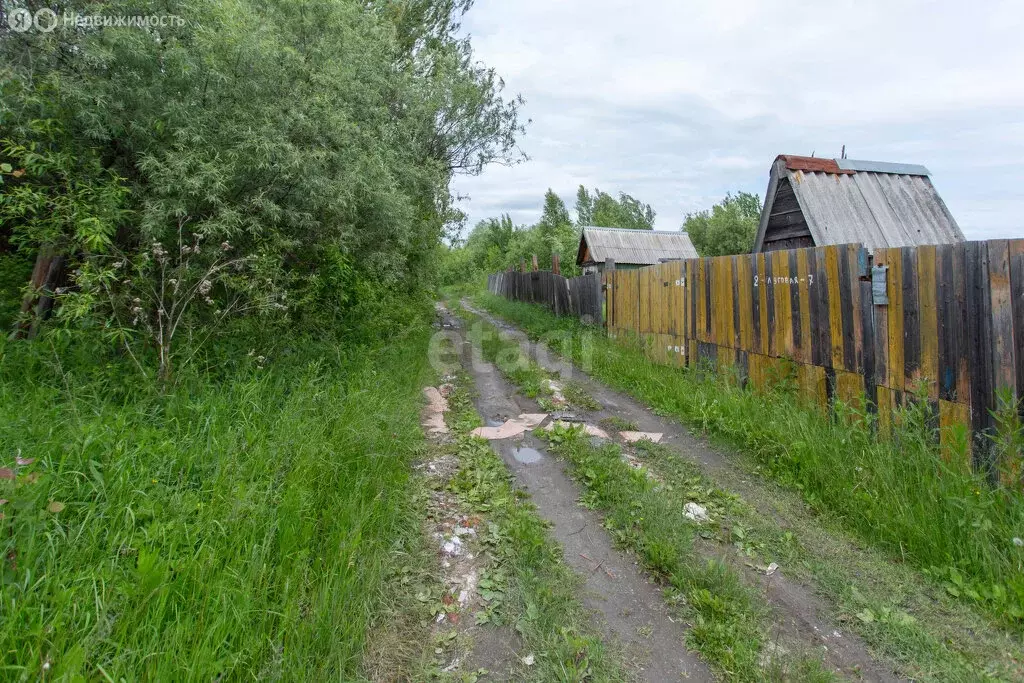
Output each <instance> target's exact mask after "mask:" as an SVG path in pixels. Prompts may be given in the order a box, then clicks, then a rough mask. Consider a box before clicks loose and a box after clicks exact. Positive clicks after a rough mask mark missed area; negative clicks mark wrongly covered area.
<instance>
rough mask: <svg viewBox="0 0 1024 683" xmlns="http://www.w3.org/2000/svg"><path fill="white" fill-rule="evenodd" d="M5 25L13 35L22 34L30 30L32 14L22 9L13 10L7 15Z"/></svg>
mask: <svg viewBox="0 0 1024 683" xmlns="http://www.w3.org/2000/svg"><path fill="white" fill-rule="evenodd" d="M7 25H8V26H10V27H11V30H12V31H14V32H15V33H24V32H25V31H27V30H29V29H30V28H32V13H31V12H29V11H28V10H27V9H25V8H24V7H19V8H17V9H13V10H11V12H10V14H8V15H7Z"/></svg>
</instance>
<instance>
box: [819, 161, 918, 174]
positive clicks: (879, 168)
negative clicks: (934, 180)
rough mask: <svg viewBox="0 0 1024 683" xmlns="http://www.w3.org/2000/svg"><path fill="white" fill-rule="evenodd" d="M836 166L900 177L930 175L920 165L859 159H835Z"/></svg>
mask: <svg viewBox="0 0 1024 683" xmlns="http://www.w3.org/2000/svg"><path fill="white" fill-rule="evenodd" d="M836 165H837V166H839V168H840V169H842V170H844V171H871V172H872V173H899V174H902V175H931V173H929V172H928V169H927V168H925V167H924V166H922V165H921V164H894V163H891V162H888V161H863V160H860V159H836Z"/></svg>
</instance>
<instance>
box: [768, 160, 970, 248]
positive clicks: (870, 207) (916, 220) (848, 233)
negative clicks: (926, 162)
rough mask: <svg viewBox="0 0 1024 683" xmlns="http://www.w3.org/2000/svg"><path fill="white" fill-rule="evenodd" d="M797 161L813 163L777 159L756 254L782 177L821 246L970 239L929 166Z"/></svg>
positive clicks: (893, 244) (908, 244) (915, 243)
mask: <svg viewBox="0 0 1024 683" xmlns="http://www.w3.org/2000/svg"><path fill="white" fill-rule="evenodd" d="M794 159H798V160H809V159H813V158H812V157H791V156H782V155H780V156H779V157H778V158H777V159H776V163H775V164H774V165H773V167H772V179H771V181H770V182H769V189H770V192H771V195H772V196H770V197H766V198H765V205H764V211H763V212H762V214H761V224H760V225H759V227H758V232H757V240H756V242H755V251H759V250H761V248H762V246H763V243H764V235H765V231H766V230H767V224H768V217H769V216H770V215H771V207H772V204H773V203H774V200H775V197H774V192H775V188H776V186H777V182H778V180H779V179H781V178H788V180H789V183H790V185H791V186H792V187H793V192H794V194H795V195H796V199H797V203H798V204H799V206H800V210H801V213H802V214H803V217H804V220H805V221H806V223H807V227H808V229H809V230H810V233H811V236H812V237H813V238H814V243H815V245H817V246H824V245H828V244H848V243H854V242H859V243H861V244H863V245H864V246H865V247H866V248H868V249H875V248H880V247H907V246H914V245H919V244H948V243H951V242H962V241H963V240H964V235H963V233H962V232H961V231H960V227H959V226H958V225H957V223H956V219H954V218H953V216H952V214H950V212H949V209H948V208H946V204H945V202H943V201H942V197H940V196H939V193H938V192H937V191H936V190H935V187H934V186H933V185H932V183H931V180H929V178H928V170H927V169H926V168H924V167H923V166H918V165H914V164H888V163H885V162H869V161H850V160H848V159H839V160H836V159H825V160H821V159H814V162H815V163H813V164H810V163H808V164H801V163H800V161H797V162H794V161H793V160H794ZM822 161H824V162H830V163H831V164H835V167H836V168H837V169H838V168H839V166H840V164H842V165H844V166H847V168H845V169H839V172H830V171H827V170H823V169H825V168H826V167H827V166H828V164H827V163H826V164H822V163H818V162H822ZM802 165H803V166H804V168H800V167H801V166H802ZM812 168H813V170H811V169H812Z"/></svg>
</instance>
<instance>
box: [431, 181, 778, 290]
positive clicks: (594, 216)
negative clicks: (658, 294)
mask: <svg viewBox="0 0 1024 683" xmlns="http://www.w3.org/2000/svg"><path fill="white" fill-rule="evenodd" d="M574 211H575V214H576V217H575V218H573V217H572V216H571V215H570V214H569V211H568V209H567V208H566V205H565V202H564V201H562V199H561V197H559V196H558V195H557V194H556V193H555V192H554V190H552V189H550V188H549V189H548V191H547V192H546V193H545V194H544V203H543V207H542V210H541V217H540V220H539V221H537V223H535V224H533V225H516V224H514V223H513V221H512V218H511V216H510V215H509V214H507V213H506V214H503V215H501V216H499V217H496V218H488V219H485V220H482V221H479V222H478V223H477V224H476V226H474V227H473V229H472V230H471V231H470V233H469V234H468V236H467V237H466V238H465V239H461V238H460V237H458V236H456V237H455V238H454V239H453V240H452V243H451V245H450V246H449V248H448V249H447V250H446V252H445V258H444V260H443V265H442V277H441V279H442V281H443V282H445V283H447V284H453V283H458V282H465V281H467V280H472V279H474V278H477V277H479V276H481V275H482V274H485V273H493V272H496V271H499V270H506V269H508V268H513V267H518V266H519V265H520V263H522V262H524V261H525V262H526V263H528V264H529V263H531V262H532V258H533V256H536V257H537V263H538V267H539V268H541V269H543V270H549V269H550V268H551V263H552V255H553V254H558V255H559V256H560V259H561V261H560V269H561V272H562V274H563V275H565V276H566V277H573V276H575V275H578V274H579V273H580V269H579V267H578V266H577V265H576V252H577V249H578V246H579V241H580V235H581V232H582V229H583V227H585V226H595V227H605V228H625V229H634V230H653V229H654V220H655V215H656V214H655V211H654V209H653V208H651V205H650V204H646V203H644V202H641V201H639V200H637V199H636V198H634V197H632V196H631V195H628V194H626V193H620V194H619V196H618V198H617V199H616V198H615V197H613V196H611V195H610V194H608V193H607V192H602V191H601V190H599V189H595V190H594V191H593V192H591V191H590V190H588V189H587V188H586V187H584V186H583V185H580V186H579V189H578V190H577V192H576V204H575V206H574ZM760 216H761V198H760V197H758V196H757V195H753V194H750V193H748V192H740V193H738V194H735V195H734V194H731V193H728V194H726V196H725V198H724V199H722V201H720V202H719V203H717V204H715V205H714V206H712V207H711V209H707V210H703V211H698V212H693V213H689V214H687V215H686V218H685V219H684V220H683V224H682V226H681V229H682V230H683V231H685V232H687V233H689V235H690V239H691V240H692V241H693V244H694V247H695V248H696V249H697V253H698V254H700V255H702V256H722V255H725V254H746V253H749V252H750V251H751V249H753V247H754V238H755V236H756V233H757V224H758V220H759V219H760Z"/></svg>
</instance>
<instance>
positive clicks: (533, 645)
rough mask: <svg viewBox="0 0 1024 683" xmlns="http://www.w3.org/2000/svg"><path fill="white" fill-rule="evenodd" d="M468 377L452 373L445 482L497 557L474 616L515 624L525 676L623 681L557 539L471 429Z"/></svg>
mask: <svg viewBox="0 0 1024 683" xmlns="http://www.w3.org/2000/svg"><path fill="white" fill-rule="evenodd" d="M470 383H471V380H470V379H469V378H468V376H467V375H465V374H464V373H462V372H459V373H457V377H456V381H455V390H454V391H453V392H452V393H451V394H450V395H449V397H448V405H449V412H448V414H447V415H446V419H447V420H448V421H449V425H450V426H451V427H452V428H453V429H454V431H455V433H456V435H457V437H456V441H455V443H454V444H453V446H452V449H453V451H454V452H455V454H456V455H457V457H458V459H459V463H460V467H459V471H458V473H457V474H456V475H455V477H454V478H453V479H452V481H451V483H450V484H449V489H450V490H451V491H453V492H454V493H456V494H457V495H458V496H459V498H460V500H461V501H462V502H463V503H464V505H465V506H466V507H467V508H468V509H469V510H471V511H473V512H476V513H478V514H480V515H481V516H482V517H483V518H484V519H485V520H486V528H485V529H483V530H481V532H480V536H481V540H482V542H483V543H484V545H485V546H486V547H487V548H488V552H490V553H491V554H492V556H493V558H494V565H493V567H492V568H491V570H489V573H488V576H487V577H486V580H487V584H486V586H484V588H485V590H486V593H485V595H486V596H487V597H488V598H489V599H488V603H489V604H488V606H487V608H486V609H485V610H482V611H480V612H478V613H477V614H476V615H475V619H476V621H477V622H478V623H489V624H494V625H499V626H501V625H504V626H510V627H513V628H515V630H516V631H518V633H519V634H520V635H521V636H522V638H523V642H524V651H525V652H528V653H531V654H534V656H535V660H534V664H533V666H531V667H529V668H526V667H525V666H524V667H523V670H522V671H521V672H520V673H521V674H522V676H523V677H524V678H525V679H529V680H546V681H624V680H626V679H627V676H626V674H625V672H624V670H623V668H622V665H621V662H619V661H618V658H617V656H616V654H615V653H614V652H612V651H609V649H608V648H607V646H606V645H605V644H604V643H603V642H602V641H601V638H600V636H599V634H597V632H596V631H595V630H594V628H593V627H592V626H591V625H590V624H589V623H588V615H587V613H586V610H585V609H584V608H583V606H582V604H581V603H580V602H579V600H578V599H577V597H576V596H577V595H578V594H579V591H580V590H581V585H582V581H581V579H580V578H579V577H578V576H576V575H575V574H574V573H573V572H572V571H571V570H570V569H569V568H568V567H567V566H566V565H565V564H564V562H563V561H562V550H561V547H560V546H559V545H558V544H557V543H556V542H554V541H553V540H551V538H550V537H549V536H548V532H547V529H548V524H547V522H545V521H544V520H543V519H542V518H541V517H540V516H539V515H538V514H537V512H536V509H535V508H534V506H533V504H532V503H531V502H530V501H529V497H528V496H527V495H526V494H524V493H522V492H521V491H518V490H517V489H515V488H514V486H513V478H512V475H511V474H510V473H509V471H508V469H507V468H506V467H505V464H504V463H503V462H502V460H501V458H500V457H499V456H498V455H497V454H496V453H495V452H494V450H493V449H492V448H491V446H490V444H489V443H488V442H487V441H485V440H483V439H479V438H476V437H472V436H470V435H469V432H470V431H471V430H472V429H473V428H474V427H478V426H480V425H481V424H482V420H481V419H480V416H479V415H478V414H477V412H476V409H475V408H474V407H473V404H472V401H471V396H470V393H469V385H470Z"/></svg>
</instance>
